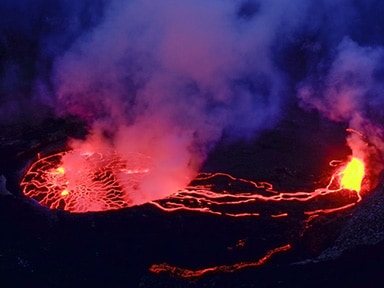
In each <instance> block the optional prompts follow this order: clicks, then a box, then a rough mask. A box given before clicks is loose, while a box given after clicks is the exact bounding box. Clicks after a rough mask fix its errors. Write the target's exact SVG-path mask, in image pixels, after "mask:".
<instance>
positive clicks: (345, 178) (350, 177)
mask: <svg viewBox="0 0 384 288" xmlns="http://www.w3.org/2000/svg"><path fill="white" fill-rule="evenodd" d="M340 175H341V176H342V178H341V181H340V185H341V186H342V187H343V188H345V189H349V190H355V191H358V192H359V191H360V190H361V182H362V181H363V178H364V175H365V169H364V163H363V161H362V160H360V159H358V158H355V157H353V158H352V159H351V161H350V162H349V163H348V164H347V166H346V167H345V169H344V170H342V171H341V172H340Z"/></svg>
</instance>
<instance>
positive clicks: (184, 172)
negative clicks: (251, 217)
mask: <svg viewBox="0 0 384 288" xmlns="http://www.w3.org/2000/svg"><path fill="white" fill-rule="evenodd" d="M327 3H328V1H324V12H323V13H324V14H325V13H327V12H328V9H330V8H331V7H328V6H327V5H328V4H327ZM313 9H314V7H313V6H312V5H311V4H309V3H306V2H305V1H215V0H212V1H183V2H180V3H179V2H178V3H175V1H161V3H153V2H152V1H111V3H110V5H108V6H107V7H106V8H105V10H104V13H103V17H102V20H101V21H100V22H99V23H98V24H97V25H95V27H94V28H93V29H91V30H89V31H87V32H86V33H84V35H82V36H81V37H78V38H77V39H76V40H75V41H73V43H72V45H71V46H70V48H69V49H67V50H66V51H65V53H63V54H62V55H61V56H60V57H57V58H56V60H55V65H54V79H53V80H54V86H55V95H56V97H57V101H56V111H57V112H59V113H60V114H62V115H63V114H64V115H66V114H71V115H77V116H79V117H81V118H83V119H85V120H87V121H88V122H89V124H90V127H91V129H90V135H89V137H88V138H87V139H86V140H85V141H73V146H74V147H75V148H76V149H80V150H81V149H83V150H84V151H88V150H89V149H91V150H92V149H93V152H97V147H100V146H102V147H104V148H106V149H111V150H116V151H118V152H119V153H120V154H121V155H122V157H123V158H124V155H126V154H130V153H141V154H144V155H148V157H150V158H151V159H152V161H153V170H152V174H151V177H148V178H147V179H146V180H145V181H144V182H143V183H142V186H141V193H142V194H141V197H140V198H138V199H137V202H135V204H141V203H144V202H147V201H150V200H155V199H160V198H163V197H166V196H169V195H170V193H173V192H174V191H177V190H178V189H181V188H183V187H185V186H186V185H187V184H188V183H189V182H190V181H191V180H192V179H193V178H194V177H195V176H196V175H197V173H198V171H199V169H200V167H201V165H202V163H203V162H204V160H205V159H206V156H207V153H208V152H209V151H210V149H212V147H214V145H215V143H216V142H217V141H218V140H220V139H221V138H222V137H223V136H225V137H227V138H232V139H239V138H250V137H254V136H255V135H256V134H257V132H258V131H260V130H262V129H266V128H271V127H273V124H275V123H276V122H277V121H278V120H279V117H280V115H281V113H282V110H283V107H284V105H288V104H289V105H290V103H292V102H295V101H296V100H295V95H294V94H295V92H293V89H292V84H291V81H290V77H291V76H292V75H291V74H298V75H294V77H302V76H304V75H300V73H303V72H307V73H312V72H314V73H315V72H316V69H312V68H311V69H309V68H306V67H304V68H302V70H306V71H295V69H294V68H290V67H286V65H292V66H294V65H296V63H295V62H292V63H291V62H288V63H285V62H286V60H285V59H283V57H282V56H280V55H281V54H284V52H285V51H286V50H287V51H288V50H289V47H290V45H299V44H300V45H301V46H300V47H299V48H298V51H297V52H295V53H297V56H295V57H298V59H297V60H298V62H299V61H300V60H301V59H299V57H304V56H300V55H299V54H300V53H302V50H306V51H305V53H306V55H305V57H307V58H308V60H307V61H309V60H312V58H316V57H315V56H317V54H319V53H320V52H322V50H325V49H326V48H325V47H323V46H322V45H324V46H325V45H326V44H327V45H329V43H328V42H327V41H326V40H324V43H323V42H322V39H321V37H320V36H319V37H317V39H316V37H311V38H309V39H311V40H302V39H301V38H300V37H303V36H302V35H304V34H305V33H307V34H310V35H311V34H314V33H315V32H314V31H315V30H314V31H312V30H311V28H308V29H309V30H310V31H305V29H304V30H303V27H304V26H305V25H304V24H305V23H307V22H308V21H309V19H308V18H307V17H308V15H310V13H311V11H312V10H313ZM317 14H319V13H318V12H317ZM320 14H321V13H320ZM314 19H316V17H314ZM313 21H314V22H313V23H314V25H315V26H317V25H320V24H318V23H316V21H315V20H313ZM313 29H315V28H313ZM341 34H342V32H341V31H340V35H341ZM339 38H340V41H339V42H340V44H337V45H338V47H339V48H338V51H337V52H336V54H335V55H336V56H334V55H332V56H331V57H332V58H331V60H333V64H332V65H330V67H328V70H329V71H326V73H327V74H328V77H327V78H326V79H327V80H326V81H325V83H320V84H321V88H322V89H321V91H322V93H321V95H320V92H319V95H320V96H319V97H320V99H317V98H316V97H314V96H313V95H312V94H313V93H311V89H315V90H316V91H320V90H318V89H317V88H316V87H317V85H320V84H318V83H317V82H316V81H315V80H314V82H315V83H312V82H311V79H312V78H309V79H308V80H303V81H302V82H301V84H300V85H299V86H298V87H299V89H298V95H299V98H300V99H301V100H302V103H305V105H308V106H310V107H315V108H317V109H319V110H320V111H321V112H323V113H324V114H325V115H326V116H329V117H330V118H331V119H333V120H340V121H344V122H347V123H349V125H350V127H351V128H353V129H357V130H359V131H361V132H362V133H363V134H364V135H365V136H366V137H368V138H369V139H370V140H369V141H373V142H372V143H373V144H374V145H375V146H374V148H372V149H376V147H378V146H379V145H378V142H379V141H377V139H379V138H378V137H380V136H379V135H380V134H378V133H377V132H381V131H378V130H380V129H379V128H377V126H375V125H374V124H372V123H371V122H369V119H367V117H366V116H367V115H365V114H364V113H361V112H362V111H366V110H365V108H366V107H365V106H364V105H362V103H361V102H363V103H364V101H365V100H364V99H367V97H368V96H369V95H370V94H369V93H368V92H370V90H369V88H367V87H370V85H371V86H372V84H375V83H373V82H374V80H372V79H371V78H370V76H369V75H371V74H372V72H373V70H372V69H373V66H374V64H375V63H376V60H377V58H378V57H379V56H380V55H381V51H380V50H379V51H376V50H375V49H371V48H362V47H360V46H359V45H358V44H356V43H354V42H353V41H352V40H346V39H344V38H341V37H339ZM300 41H303V43H301V42H300ZM310 41H312V42H310ZM300 49H301V51H300ZM367 49H368V50H367ZM370 49H371V50H370ZM319 50H321V51H320V52H319ZM311 53H312V54H313V55H312V54H311ZM287 54H288V53H287ZM293 59H294V57H293ZM315 60H316V59H315ZM315 60H313V61H315ZM366 62H368V63H366ZM361 67H362V69H361ZM312 70H314V71H312ZM355 70H356V71H355ZM369 73H371V74H369ZM344 74H345V75H344ZM315 76H316V73H315ZM348 77H352V78H353V79H352V80H349V78H348ZM290 87H291V88H290ZM378 88H380V87H378ZM369 99H370V98H369ZM361 105H362V106H363V107H361ZM370 105H371V106H370V107H372V108H373V109H375V106H374V103H370ZM345 113H346V114H347V115H345ZM367 123H369V125H366V124H367ZM371 124H372V125H371ZM367 127H369V128H367ZM353 139H357V140H356V141H355V140H353ZM348 144H349V145H350V147H351V148H352V150H353V154H354V156H356V157H359V158H363V159H365V161H367V159H368V156H367V155H369V150H370V149H371V148H367V147H365V146H367V144H366V142H365V141H360V139H359V137H358V136H356V135H355V134H353V135H352V136H351V137H349V142H348ZM363 146H364V147H363ZM83 147H86V148H83ZM380 148H381V147H380ZM380 148H379V149H380ZM380 169H381V167H380Z"/></svg>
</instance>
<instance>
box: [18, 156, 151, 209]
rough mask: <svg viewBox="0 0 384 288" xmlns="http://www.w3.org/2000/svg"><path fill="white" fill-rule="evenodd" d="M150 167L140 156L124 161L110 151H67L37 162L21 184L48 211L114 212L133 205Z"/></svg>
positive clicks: (146, 158) (144, 158)
mask: <svg viewBox="0 0 384 288" xmlns="http://www.w3.org/2000/svg"><path fill="white" fill-rule="evenodd" d="M150 167H151V161H150V159H149V158H148V157H147V156H144V155H142V154H139V153H132V154H130V155H128V159H123V158H122V157H121V156H120V155H119V154H117V153H116V152H113V151H107V152H105V153H93V152H80V151H68V152H61V153H57V154H54V155H50V156H47V157H44V158H41V159H39V160H37V161H36V162H35V163H33V164H32V165H31V167H30V168H29V169H28V171H27V173H26V174H25V176H24V178H23V179H22V181H21V183H20V185H21V188H22V190H23V193H24V194H25V195H26V196H28V197H31V198H33V199H35V200H37V201H39V203H40V204H42V205H44V206H47V207H49V208H51V209H62V210H66V211H69V212H73V213H84V212H90V211H92V212H97V211H107V210H115V209H121V208H125V207H129V206H132V201H131V197H132V194H133V193H137V190H138V189H139V186H140V183H141V181H142V180H143V178H144V177H145V176H146V175H147V174H149V172H150Z"/></svg>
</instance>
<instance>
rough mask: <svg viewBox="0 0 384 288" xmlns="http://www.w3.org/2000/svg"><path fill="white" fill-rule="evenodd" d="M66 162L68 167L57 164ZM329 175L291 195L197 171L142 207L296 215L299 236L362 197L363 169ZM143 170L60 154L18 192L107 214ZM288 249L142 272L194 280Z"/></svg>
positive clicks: (93, 156) (110, 157)
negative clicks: (323, 217)
mask: <svg viewBox="0 0 384 288" xmlns="http://www.w3.org/2000/svg"><path fill="white" fill-rule="evenodd" d="M67 156H69V159H70V160H71V161H72V162H71V161H64V160H67V159H66V157H67ZM336 163H340V161H332V162H331V163H330V164H331V166H336V165H339V164H336ZM335 170H336V171H334V172H333V174H332V175H330V179H329V184H328V185H327V186H326V187H320V188H318V189H315V190H313V191H294V192H284V191H276V190H274V187H273V185H272V184H271V183H268V182H255V181H251V180H247V179H241V178H236V177H233V176H232V175H229V174H226V173H200V174H199V175H198V177H196V178H195V180H193V182H192V183H191V184H190V186H188V187H186V188H185V189H183V190H179V191H177V192H175V193H174V194H172V195H171V196H170V197H168V198H165V199H161V200H157V201H150V202H148V204H151V205H153V206H155V207H157V208H158V209H160V210H162V211H163V212H165V213H175V212H177V211H189V212H191V213H194V212H196V213H206V214H213V215H219V216H223V217H233V218H241V217H248V218H250V217H265V216H267V217H270V219H271V221H287V220H289V219H290V217H291V215H296V216H293V217H299V219H300V220H298V221H300V225H301V227H302V228H301V229H302V232H301V234H300V235H303V234H304V232H305V231H306V230H307V229H308V228H309V227H310V223H311V222H312V221H314V219H316V218H317V217H319V216H320V215H325V214H331V213H335V212H340V211H342V210H346V209H349V208H351V207H353V206H355V205H356V204H357V203H359V202H360V201H361V199H362V197H361V196H360V189H361V182H362V179H363V177H364V173H365V172H364V163H363V162H362V161H361V160H359V159H358V158H352V159H351V161H350V162H349V163H348V164H346V165H345V167H344V169H343V170H340V169H335ZM150 172H151V165H150V161H149V160H148V157H147V156H145V155H142V154H132V155H131V158H130V159H129V162H127V161H126V160H123V159H122V158H121V157H120V156H119V155H118V154H117V153H116V152H111V151H109V152H108V151H107V152H105V153H93V152H87V153H81V152H78V151H68V152H62V153H57V154H54V155H50V156H47V157H43V158H41V157H40V158H39V159H38V160H37V161H36V162H35V163H33V164H32V165H31V167H30V168H29V169H28V171H27V172H26V174H25V175H24V178H23V179H22V181H21V183H20V186H21V188H22V191H23V193H24V194H25V195H26V196H28V197H31V198H34V199H36V200H38V201H39V202H40V204H42V205H44V206H48V207H49V208H51V209H63V210H66V211H69V212H73V213H84V212H88V211H107V210H113V209H121V208H125V207H129V206H132V202H131V200H130V195H131V193H137V192H138V189H139V187H140V184H141V183H142V182H141V181H142V179H143V177H146V176H147V175H149V174H150ZM217 183H220V185H218V184H217ZM335 200H336V201H335ZM291 203H292V205H291ZM286 219H287V220H286ZM295 219H297V218H295ZM290 248H291V244H286V245H284V246H280V247H275V248H273V249H271V250H269V251H266V252H265V253H266V254H265V256H264V257H262V258H261V259H259V260H257V261H253V262H239V263H235V264H231V265H224V264H223V265H218V266H214V267H208V268H204V269H200V270H191V269H188V268H179V267H176V266H172V265H170V264H167V263H162V264H154V265H152V266H151V267H150V271H152V272H154V273H161V272H168V273H172V274H174V275H177V276H179V277H183V278H193V277H199V276H201V275H203V274H205V273H208V272H215V271H216V272H233V271H235V270H239V269H243V268H245V267H256V266H260V265H263V264H264V263H265V262H266V261H268V260H269V259H270V257H271V256H272V255H273V254H276V253H280V252H283V251H287V250H289V249H290Z"/></svg>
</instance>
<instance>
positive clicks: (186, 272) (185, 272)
mask: <svg viewBox="0 0 384 288" xmlns="http://www.w3.org/2000/svg"><path fill="white" fill-rule="evenodd" d="M289 249H291V245H290V244H287V245H284V246H280V247H276V248H274V249H271V250H269V251H268V252H267V253H266V254H265V255H264V257H262V258H260V259H259V260H257V261H255V262H240V263H236V264H233V265H220V266H213V267H209V268H205V269H200V270H190V269H183V268H179V267H176V266H171V265H169V264H167V263H162V264H154V265H152V266H151V267H150V268H149V271H151V272H153V273H161V272H168V273H171V274H174V275H176V276H178V277H181V278H196V277H200V276H202V275H204V274H206V273H210V272H226V273H229V272H234V271H237V270H240V269H244V268H247V267H257V266H261V265H263V264H265V263H266V262H267V261H268V260H269V259H270V258H271V257H272V256H273V255H274V254H276V253H279V252H283V251H287V250H289Z"/></svg>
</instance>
